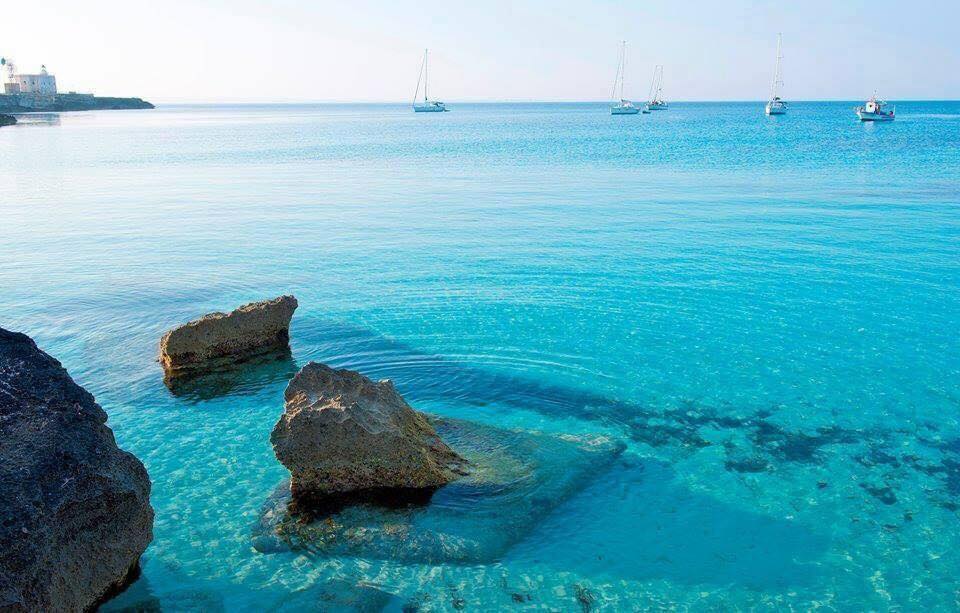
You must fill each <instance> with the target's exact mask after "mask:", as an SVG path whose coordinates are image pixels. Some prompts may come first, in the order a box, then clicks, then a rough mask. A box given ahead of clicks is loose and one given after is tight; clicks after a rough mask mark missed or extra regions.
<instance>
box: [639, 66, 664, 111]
mask: <svg viewBox="0 0 960 613" xmlns="http://www.w3.org/2000/svg"><path fill="white" fill-rule="evenodd" d="M644 108H645V109H646V110H647V111H665V110H667V103H666V101H665V100H664V99H663V66H657V67H656V68H654V69H653V82H652V83H650V101H649V102H647V104H646V106H645V107H644Z"/></svg>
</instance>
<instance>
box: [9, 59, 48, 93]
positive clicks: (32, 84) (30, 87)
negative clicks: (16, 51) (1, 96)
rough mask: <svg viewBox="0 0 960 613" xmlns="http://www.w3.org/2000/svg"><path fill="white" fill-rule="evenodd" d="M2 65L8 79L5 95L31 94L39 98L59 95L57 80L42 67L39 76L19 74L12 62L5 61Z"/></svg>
mask: <svg viewBox="0 0 960 613" xmlns="http://www.w3.org/2000/svg"><path fill="white" fill-rule="evenodd" d="M0 63H2V65H3V66H4V67H5V68H6V73H7V76H6V79H5V81H4V83H3V93H5V94H29V95H32V96H35V97H39V98H47V97H52V96H55V95H56V93H57V78H56V77H55V76H53V75H52V74H49V73H48V72H47V67H46V66H42V67H41V68H40V73H39V74H22V73H18V72H17V69H16V67H15V66H14V65H13V63H12V62H10V61H8V60H6V59H4V60H2V62H0Z"/></svg>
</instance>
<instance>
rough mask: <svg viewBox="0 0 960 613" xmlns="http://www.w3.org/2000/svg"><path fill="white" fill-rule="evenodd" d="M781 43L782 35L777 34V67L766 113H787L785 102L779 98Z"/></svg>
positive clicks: (781, 83) (781, 85) (781, 82)
mask: <svg viewBox="0 0 960 613" xmlns="http://www.w3.org/2000/svg"><path fill="white" fill-rule="evenodd" d="M782 45H783V35H782V34H777V67H776V69H775V70H774V71H773V87H772V88H771V89H770V101H769V102H767V108H766V113H767V115H786V113H787V103H786V102H784V101H783V99H782V98H780V88H781V87H783V73H782V72H781V68H780V64H781V61H782V60H783V54H782V53H781V48H782Z"/></svg>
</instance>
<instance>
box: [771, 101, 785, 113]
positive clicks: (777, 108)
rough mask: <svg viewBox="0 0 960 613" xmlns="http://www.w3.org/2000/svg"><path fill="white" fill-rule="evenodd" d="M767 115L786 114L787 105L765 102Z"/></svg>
mask: <svg viewBox="0 0 960 613" xmlns="http://www.w3.org/2000/svg"><path fill="white" fill-rule="evenodd" d="M766 113H767V115H786V114H787V105H785V104H772V103H770V102H768V103H767V108H766Z"/></svg>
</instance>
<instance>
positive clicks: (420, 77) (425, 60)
mask: <svg viewBox="0 0 960 613" xmlns="http://www.w3.org/2000/svg"><path fill="white" fill-rule="evenodd" d="M426 62H427V56H426V55H424V56H423V61H422V62H420V72H418V73H417V89H415V90H414V91H413V104H414V105H416V104H417V95H418V94H419V93H420V81H422V80H423V69H424V68H425V66H426Z"/></svg>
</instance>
